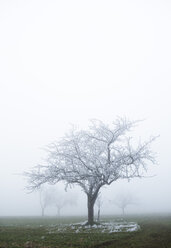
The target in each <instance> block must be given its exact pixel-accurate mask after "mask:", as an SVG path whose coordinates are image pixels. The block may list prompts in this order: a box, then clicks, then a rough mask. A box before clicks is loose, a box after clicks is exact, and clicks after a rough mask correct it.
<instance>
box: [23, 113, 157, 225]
mask: <svg viewBox="0 0 171 248" xmlns="http://www.w3.org/2000/svg"><path fill="white" fill-rule="evenodd" d="M136 124H137V122H131V121H129V120H126V119H124V118H118V119H117V120H116V121H115V122H114V123H112V124H111V125H106V124H104V123H103V122H102V121H99V120H93V121H92V122H91V125H90V127H89V129H88V130H79V129H76V128H73V129H72V130H71V131H70V132H69V133H68V134H66V135H65V136H64V137H63V138H62V139H60V140H59V141H57V142H54V143H52V144H51V145H49V146H48V148H47V152H48V156H47V161H46V163H45V164H44V165H39V166H38V167H37V168H34V169H33V170H31V171H30V172H28V173H26V176H28V177H29V188H30V189H31V190H34V189H36V188H38V187H40V186H41V185H42V184H44V183H50V184H56V183H58V182H59V181H64V182H65V183H66V186H68V185H73V184H77V185H79V186H80V187H81V188H82V190H83V192H84V193H85V194H86V195H87V207H88V222H87V223H88V224H90V225H92V224H93V223H94V204H95V201H96V198H97V196H98V193H99V190H100V189H101V188H102V187H103V186H104V185H110V184H111V183H113V182H114V181H117V180H118V179H125V178H126V179H128V180H130V179H132V178H135V177H142V176H143V172H144V171H145V170H146V165H147V162H152V163H154V162H155V161H154V156H153V154H152V152H151V150H150V144H151V142H152V141H153V140H154V138H151V139H150V140H149V141H148V142H145V143H139V144H138V145H137V146H135V145H134V146H133V145H132V144H131V138H130V137H128V136H127V134H128V132H129V131H131V129H132V128H133V127H134V126H135V125H136Z"/></svg>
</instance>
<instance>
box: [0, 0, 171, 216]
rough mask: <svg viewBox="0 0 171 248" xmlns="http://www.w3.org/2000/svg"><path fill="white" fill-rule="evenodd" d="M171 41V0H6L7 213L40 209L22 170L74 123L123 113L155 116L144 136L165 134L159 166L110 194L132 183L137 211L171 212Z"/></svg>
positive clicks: (1, 210) (2, 207) (2, 48)
mask: <svg viewBox="0 0 171 248" xmlns="http://www.w3.org/2000/svg"><path fill="white" fill-rule="evenodd" d="M170 44H171V2H170V1H169V0H160V1H158V0H146V1H144V0H141V1H137V0H134V1H133V0H129V1H128V0H113V1H111V0H105V1H104V0H103V1H101V0H91V1H89V0H86V1H82V0H79V1H75V0H74V1H72V0H65V1H64V0H58V1H57V0H56V1H55V0H44V1H42V0H25V1H23V0H18V1H17V0H0V117H1V121H0V199H1V203H0V216H1V215H15V214H16V215H27V214H28V215H29V214H37V213H39V203H35V202H36V196H35V195H34V194H33V195H28V194H26V191H25V190H24V187H25V186H26V181H24V179H23V178H22V176H17V175H16V174H18V173H22V172H23V171H25V170H29V169H30V168H31V167H33V166H35V165H36V164H37V163H40V162H41V161H42V160H41V159H42V157H45V156H46V154H45V152H44V151H43V150H42V148H44V147H45V146H46V145H47V144H49V143H50V142H52V141H54V140H57V139H58V138H59V137H62V136H63V135H64V133H65V132H67V130H68V129H69V128H70V124H72V123H73V124H76V125H79V126H81V127H83V128H84V127H87V125H88V121H89V120H90V119H92V118H97V119H100V120H102V121H104V122H109V123H110V122H112V121H113V120H115V118H116V117H117V116H126V117H127V118H129V119H131V120H136V119H145V121H144V122H142V123H140V125H139V127H138V129H136V135H137V138H139V137H142V140H143V139H148V137H149V136H150V135H158V134H159V135H160V138H158V139H157V140H156V141H155V143H154V144H153V146H152V147H153V150H154V151H155V152H156V153H157V160H158V164H157V165H156V166H151V165H150V164H149V173H148V174H149V175H156V176H155V177H153V178H146V179H142V180H134V181H132V182H130V183H129V184H127V183H126V182H124V183H123V182H120V181H119V182H117V183H116V185H114V184H113V185H112V186H111V187H110V188H109V189H107V188H106V189H105V191H106V190H107V192H106V195H109V197H110V196H111V195H112V194H113V192H114V194H115V193H116V191H117V190H118V191H122V190H125V188H127V189H128V190H129V191H130V192H131V193H132V194H135V195H136V196H137V197H139V198H140V202H141V204H142V205H141V206H139V207H137V208H139V209H137V211H140V212H141V210H143V209H145V210H146V211H147V212H148V211H171V200H170V195H171V182H170V175H171V158H170V148H171V141H170V140H171V139H170V127H171V109H170V106H171V97H170V95H171V74H170V71H171V45H170ZM152 167H153V168H152ZM150 168H152V169H150ZM116 189H117V190H116ZM36 204H37V205H36ZM85 207H86V206H85ZM35 209H37V210H36V211H37V212H36V211H35Z"/></svg>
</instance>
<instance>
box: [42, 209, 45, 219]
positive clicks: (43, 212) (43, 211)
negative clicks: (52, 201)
mask: <svg viewBox="0 0 171 248" xmlns="http://www.w3.org/2000/svg"><path fill="white" fill-rule="evenodd" d="M44 216H45V208H43V207H42V217H44Z"/></svg>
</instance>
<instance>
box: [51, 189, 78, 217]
mask: <svg viewBox="0 0 171 248" xmlns="http://www.w3.org/2000/svg"><path fill="white" fill-rule="evenodd" d="M51 199H52V201H51V205H52V206H55V207H56V209H57V216H58V218H60V215H61V210H62V209H63V208H64V207H65V206H67V205H76V202H77V197H76V195H75V194H72V193H70V192H69V193H68V192H66V191H63V190H59V189H57V188H53V190H52V191H51Z"/></svg>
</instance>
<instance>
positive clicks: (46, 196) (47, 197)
mask: <svg viewBox="0 0 171 248" xmlns="http://www.w3.org/2000/svg"><path fill="white" fill-rule="evenodd" d="M39 201H40V206H41V211H42V217H44V215H45V209H46V208H47V206H49V205H51V203H52V198H51V194H50V193H49V192H48V190H47V189H46V188H44V187H40V188H39Z"/></svg>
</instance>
